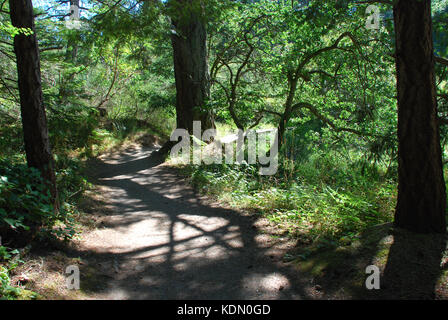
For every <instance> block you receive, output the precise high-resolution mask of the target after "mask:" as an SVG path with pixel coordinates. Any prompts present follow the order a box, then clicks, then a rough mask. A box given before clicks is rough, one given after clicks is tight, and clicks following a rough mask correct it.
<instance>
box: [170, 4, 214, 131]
mask: <svg viewBox="0 0 448 320" xmlns="http://www.w3.org/2000/svg"><path fill="white" fill-rule="evenodd" d="M169 8H170V15H171V20H172V27H173V30H172V36H171V41H172V46H173V54H174V73H175V80H176V117H177V127H178V128H184V129H187V130H188V131H189V132H190V133H192V132H193V121H201V125H202V129H203V130H204V129H207V128H212V127H214V121H213V118H212V115H211V113H210V112H209V111H207V110H206V109H205V108H204V106H205V104H206V102H207V100H208V99H209V98H210V75H209V68H208V58H207V31H206V24H205V14H204V2H203V1H202V0H172V1H170V2H169Z"/></svg>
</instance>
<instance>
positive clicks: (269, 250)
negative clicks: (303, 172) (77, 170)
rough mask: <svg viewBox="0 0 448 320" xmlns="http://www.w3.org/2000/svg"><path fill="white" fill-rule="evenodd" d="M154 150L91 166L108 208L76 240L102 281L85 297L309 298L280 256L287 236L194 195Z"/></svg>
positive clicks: (311, 295)
mask: <svg viewBox="0 0 448 320" xmlns="http://www.w3.org/2000/svg"><path fill="white" fill-rule="evenodd" d="M155 150H156V149H151V148H142V147H136V146H135V147H131V148H128V149H127V150H126V151H124V152H121V153H117V154H114V155H110V156H107V157H102V158H101V161H100V163H99V164H98V165H97V167H95V169H94V170H95V172H94V176H95V178H96V181H97V185H98V186H99V189H100V190H101V193H102V197H103V198H104V199H105V203H106V205H107V209H108V211H109V212H110V214H109V215H108V216H107V217H106V218H105V220H104V221H105V223H104V227H102V228H98V229H96V230H94V231H92V232H89V233H87V234H85V235H83V238H82V239H81V241H80V247H81V249H82V251H84V252H89V253H90V254H91V257H92V258H90V260H89V267H90V268H93V269H94V270H95V274H97V277H98V279H97V280H98V281H99V282H101V283H102V285H101V288H100V289H98V290H94V292H93V293H92V298H93V299H310V298H316V296H315V292H312V290H313V289H312V288H313V286H312V285H311V284H310V282H309V281H308V280H305V279H301V277H300V276H299V275H298V273H297V271H294V270H293V269H292V266H290V265H288V264H286V263H284V262H282V258H283V256H284V254H285V253H286V252H287V250H288V249H291V247H292V246H293V244H292V243H291V242H288V241H279V240H276V239H274V238H273V237H272V236H269V235H267V234H265V233H262V232H260V228H261V227H260V226H261V225H263V223H265V222H266V221H263V220H262V219H259V218H254V217H251V216H249V215H247V214H242V213H240V212H236V211H234V210H232V209H230V208H225V207H223V206H221V205H219V204H218V203H216V202H212V201H211V200H208V199H207V198H205V197H201V196H198V195H197V194H196V193H195V192H194V191H193V189H192V188H191V187H190V186H189V185H188V184H187V183H186V181H185V180H184V178H182V177H179V176H178V175H176V170H174V169H173V168H170V167H169V166H167V165H164V164H161V161H160V159H159V157H158V156H157V154H156V153H155V152H154V151H155ZM81 281H82V273H81ZM310 288H311V289H310Z"/></svg>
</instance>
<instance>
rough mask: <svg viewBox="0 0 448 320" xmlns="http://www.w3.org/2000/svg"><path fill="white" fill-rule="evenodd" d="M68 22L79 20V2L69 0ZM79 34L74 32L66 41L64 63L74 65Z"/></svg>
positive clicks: (77, 0)
mask: <svg viewBox="0 0 448 320" xmlns="http://www.w3.org/2000/svg"><path fill="white" fill-rule="evenodd" d="M70 20H73V21H76V20H79V0H70ZM78 42H79V32H78V31H76V30H74V32H73V33H72V34H70V35H69V38H68V41H67V51H66V56H65V61H67V62H71V63H75V62H76V56H77V55H78Z"/></svg>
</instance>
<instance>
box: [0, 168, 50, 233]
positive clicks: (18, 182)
mask: <svg viewBox="0 0 448 320" xmlns="http://www.w3.org/2000/svg"><path fill="white" fill-rule="evenodd" d="M45 190H47V188H46V187H45V185H44V182H43V180H42V178H41V176H40V172H39V171H38V170H37V169H35V168H28V167H27V166H26V165H24V164H17V165H12V164H10V163H9V162H8V161H7V160H6V159H1V160H0V229H2V230H5V229H7V228H12V229H13V230H15V229H21V228H22V229H25V230H29V229H30V227H36V226H38V225H40V224H41V223H43V224H51V223H52V222H53V221H54V218H55V217H54V214H53V212H54V210H53V207H52V205H51V201H50V195H49V194H47V193H46V191H45Z"/></svg>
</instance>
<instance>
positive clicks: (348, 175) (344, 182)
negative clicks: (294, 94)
mask: <svg viewBox="0 0 448 320" xmlns="http://www.w3.org/2000/svg"><path fill="white" fill-rule="evenodd" d="M358 157H359V155H358ZM188 168H189V169H186V168H184V172H185V174H187V175H189V176H191V181H192V184H193V185H194V186H195V187H196V188H197V189H199V190H200V191H202V192H204V193H207V194H209V195H212V196H215V197H218V198H219V199H221V200H224V201H227V202H229V203H230V204H232V205H234V206H236V207H242V208H246V209H250V210H252V211H253V210H255V211H256V212H258V213H260V214H262V215H264V216H266V217H267V218H268V219H270V220H271V221H272V222H274V223H275V224H277V225H279V226H281V227H282V228H284V229H285V230H287V231H288V233H289V234H290V235H291V236H293V237H297V238H299V239H300V240H301V241H304V242H307V241H314V240H316V239H318V238H319V239H327V240H331V241H339V240H340V239H350V238H353V237H355V236H356V235H357V234H358V233H360V232H361V231H363V230H365V229H366V228H368V227H369V226H372V225H376V224H379V223H384V222H389V221H391V219H392V212H393V206H394V204H395V192H396V190H395V184H394V182H393V181H389V180H386V179H385V178H383V174H381V173H380V172H381V171H382V170H381V169H380V168H378V167H375V166H372V169H371V170H370V171H365V170H363V169H362V167H361V166H360V165H359V163H358V164H357V162H356V161H353V160H352V162H348V159H347V158H346V157H343V156H341V155H339V154H338V153H335V152H331V151H329V150H326V152H322V151H320V152H319V151H312V152H311V153H310V154H309V155H308V157H307V158H306V159H305V158H303V159H302V160H300V161H293V160H287V159H284V158H283V160H282V161H281V163H280V167H279V171H278V173H277V174H276V175H275V176H273V177H267V176H258V169H257V168H256V166H253V165H244V164H243V165H241V166H239V165H234V166H230V165H216V164H215V165H208V166H207V165H200V166H192V167H188Z"/></svg>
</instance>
